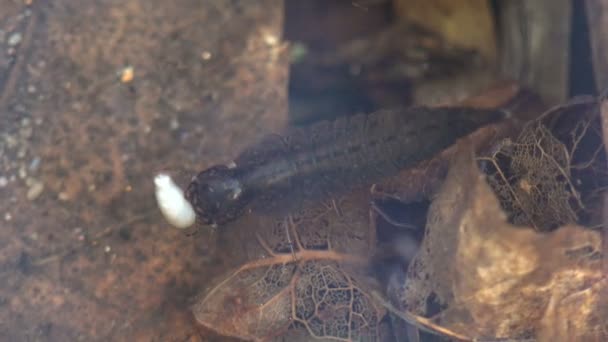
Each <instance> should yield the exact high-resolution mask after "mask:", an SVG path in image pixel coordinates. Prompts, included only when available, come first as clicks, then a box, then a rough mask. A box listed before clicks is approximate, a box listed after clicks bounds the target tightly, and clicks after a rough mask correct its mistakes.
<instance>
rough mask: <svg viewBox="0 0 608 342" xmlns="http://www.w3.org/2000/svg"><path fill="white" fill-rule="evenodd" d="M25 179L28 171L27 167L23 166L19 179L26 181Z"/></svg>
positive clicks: (20, 169)
mask: <svg viewBox="0 0 608 342" xmlns="http://www.w3.org/2000/svg"><path fill="white" fill-rule="evenodd" d="M25 177H27V171H25V166H21V167H20V168H19V178H20V179H25Z"/></svg>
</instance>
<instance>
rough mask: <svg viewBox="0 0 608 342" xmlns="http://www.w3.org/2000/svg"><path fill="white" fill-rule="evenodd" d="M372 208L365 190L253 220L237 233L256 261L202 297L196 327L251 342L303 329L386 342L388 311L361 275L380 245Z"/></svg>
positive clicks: (341, 337)
mask: <svg viewBox="0 0 608 342" xmlns="http://www.w3.org/2000/svg"><path fill="white" fill-rule="evenodd" d="M368 207H369V197H368V195H367V194H366V193H365V192H364V191H359V192H356V193H352V194H350V195H349V196H346V197H344V198H341V199H337V200H330V201H328V202H323V203H318V204H316V205H311V206H308V207H306V209H303V210H301V211H299V212H296V213H292V214H291V215H289V216H287V217H284V218H281V219H278V220H277V219H272V218H269V217H263V216H254V215H253V214H252V215H250V216H249V217H248V218H247V219H246V220H245V221H244V222H243V223H239V225H238V227H237V226H235V227H231V228H234V229H235V231H233V232H231V234H238V236H240V238H241V241H242V242H243V248H244V250H246V252H247V256H248V258H249V261H248V262H246V263H245V264H243V265H242V266H240V267H239V268H237V269H236V270H234V271H231V272H229V273H227V274H226V275H224V276H223V277H221V278H222V279H221V281H220V282H219V283H218V284H217V285H216V286H215V287H213V288H212V289H211V290H209V291H207V292H205V293H204V294H203V295H202V296H201V299H200V300H199V301H198V302H197V304H196V305H195V307H194V313H195V317H196V319H197V321H198V322H199V323H200V324H202V325H203V326H206V327H208V328H210V329H213V330H215V331H217V332H218V333H221V334H224V335H230V336H236V337H239V338H243V339H246V340H256V341H262V340H271V339H273V338H276V337H279V336H283V335H286V334H287V335H294V334H295V335H298V334H300V335H301V334H302V331H304V332H306V333H307V334H308V336H312V337H314V338H318V339H332V340H340V341H351V340H365V341H376V340H379V324H380V319H381V318H382V317H383V316H384V309H383V308H382V306H381V305H379V304H377V303H376V302H375V301H374V300H373V298H372V297H371V290H373V288H374V287H375V286H374V282H373V281H371V280H369V279H368V278H367V277H366V276H365V275H364V274H363V272H362V271H363V270H364V269H365V265H366V264H367V262H368V258H369V256H370V255H371V252H372V248H373V246H374V245H375V226H374V225H373V224H370V219H371V216H370V213H369V209H368ZM239 229H240V231H236V230H239ZM253 231H255V232H253ZM235 236H236V235H235Z"/></svg>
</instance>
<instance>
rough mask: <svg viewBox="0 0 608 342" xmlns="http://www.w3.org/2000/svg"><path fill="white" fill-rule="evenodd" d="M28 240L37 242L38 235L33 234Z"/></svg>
mask: <svg viewBox="0 0 608 342" xmlns="http://www.w3.org/2000/svg"><path fill="white" fill-rule="evenodd" d="M30 239H32V240H34V241H36V240H38V233H36V232H33V233H32V234H30Z"/></svg>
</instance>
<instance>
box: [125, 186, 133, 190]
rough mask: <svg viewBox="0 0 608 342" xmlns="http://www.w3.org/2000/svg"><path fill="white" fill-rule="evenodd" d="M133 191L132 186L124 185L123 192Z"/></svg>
mask: <svg viewBox="0 0 608 342" xmlns="http://www.w3.org/2000/svg"><path fill="white" fill-rule="evenodd" d="M131 191H133V187H132V186H130V185H127V186H125V192H131Z"/></svg>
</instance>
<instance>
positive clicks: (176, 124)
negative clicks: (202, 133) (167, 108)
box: [169, 118, 179, 131]
mask: <svg viewBox="0 0 608 342" xmlns="http://www.w3.org/2000/svg"><path fill="white" fill-rule="evenodd" d="M169 128H170V129H171V130H172V131H175V130H177V129H178V128H179V121H177V119H176V118H172V119H171V122H169Z"/></svg>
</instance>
